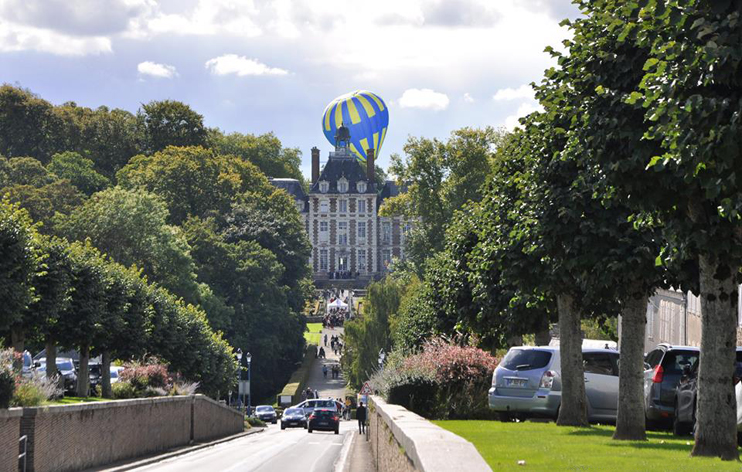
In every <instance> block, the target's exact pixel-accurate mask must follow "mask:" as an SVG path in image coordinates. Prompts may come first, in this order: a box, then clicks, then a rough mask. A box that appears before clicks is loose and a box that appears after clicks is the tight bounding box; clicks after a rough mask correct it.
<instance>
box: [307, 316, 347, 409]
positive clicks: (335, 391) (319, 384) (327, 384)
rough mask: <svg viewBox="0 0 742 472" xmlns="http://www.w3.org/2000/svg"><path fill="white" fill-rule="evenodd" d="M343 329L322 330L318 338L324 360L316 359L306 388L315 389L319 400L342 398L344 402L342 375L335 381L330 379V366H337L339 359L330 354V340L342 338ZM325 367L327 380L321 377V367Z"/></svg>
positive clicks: (343, 380)
mask: <svg viewBox="0 0 742 472" xmlns="http://www.w3.org/2000/svg"><path fill="white" fill-rule="evenodd" d="M342 334H343V328H335V329H326V328H325V329H323V330H322V333H321V338H320V346H321V347H324V349H325V357H326V359H317V362H315V363H314V367H313V371H312V372H311V373H310V374H309V381H308V382H307V387H310V388H311V389H312V390H314V389H316V390H317V391H318V392H319V396H320V398H327V397H331V398H342V399H343V401H345V379H344V378H343V374H342V373H341V374H340V377H339V378H337V379H333V378H332V369H331V367H332V365H333V364H339V363H340V358H339V357H338V356H336V355H335V354H334V353H333V352H332V348H331V347H330V338H331V337H332V336H333V335H335V336H342ZM325 335H327V346H325V345H324V341H325ZM323 365H326V366H327V378H325V377H324V376H323V375H322V366H323Z"/></svg>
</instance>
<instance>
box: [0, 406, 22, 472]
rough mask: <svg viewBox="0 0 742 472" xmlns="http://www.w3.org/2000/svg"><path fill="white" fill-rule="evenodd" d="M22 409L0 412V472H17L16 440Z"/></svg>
mask: <svg viewBox="0 0 742 472" xmlns="http://www.w3.org/2000/svg"><path fill="white" fill-rule="evenodd" d="M22 414H23V408H10V409H9V410H0V470H3V471H4V470H10V471H15V470H18V452H19V448H18V439H19V438H20V437H21V415H22Z"/></svg>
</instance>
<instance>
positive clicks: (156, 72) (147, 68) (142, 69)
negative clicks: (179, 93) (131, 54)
mask: <svg viewBox="0 0 742 472" xmlns="http://www.w3.org/2000/svg"><path fill="white" fill-rule="evenodd" d="M137 71H138V72H139V73H140V74H142V75H151V76H152V77H160V78H163V79H172V78H173V77H177V76H178V71H177V70H175V67H174V66H169V65H167V64H158V63H157V62H152V61H144V62H140V63H139V64H138V65H137Z"/></svg>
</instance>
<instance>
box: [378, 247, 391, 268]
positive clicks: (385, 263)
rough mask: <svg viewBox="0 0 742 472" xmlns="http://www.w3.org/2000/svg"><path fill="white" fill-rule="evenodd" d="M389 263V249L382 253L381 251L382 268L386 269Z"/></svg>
mask: <svg viewBox="0 0 742 472" xmlns="http://www.w3.org/2000/svg"><path fill="white" fill-rule="evenodd" d="M391 263H392V251H391V250H389V249H384V250H383V251H381V265H383V266H384V269H388V268H389V265H390V264H391Z"/></svg>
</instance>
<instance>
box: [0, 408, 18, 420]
mask: <svg viewBox="0 0 742 472" xmlns="http://www.w3.org/2000/svg"><path fill="white" fill-rule="evenodd" d="M21 416H23V408H20V407H13V408H8V409H2V410H0V419H7V418H20V417H21Z"/></svg>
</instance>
